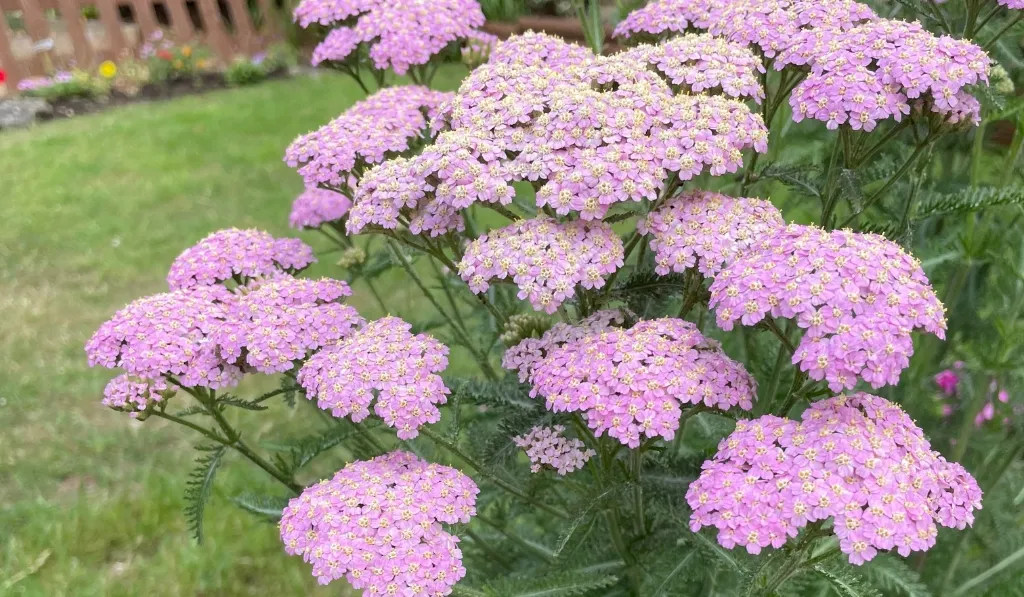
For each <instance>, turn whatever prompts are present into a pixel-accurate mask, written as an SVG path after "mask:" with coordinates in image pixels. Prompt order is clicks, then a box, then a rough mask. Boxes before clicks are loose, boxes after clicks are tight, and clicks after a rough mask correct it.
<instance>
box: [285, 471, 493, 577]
mask: <svg viewBox="0 0 1024 597" xmlns="http://www.w3.org/2000/svg"><path fill="white" fill-rule="evenodd" d="M479 492H480V490H479V489H478V488H477V486H476V484H475V483H473V480H472V479H470V478H469V477H467V476H466V475H464V474H463V473H461V472H459V471H458V470H456V469H454V468H451V467H448V466H443V465H440V464H433V463H428V462H426V461H424V460H421V459H420V458H419V457H417V456H415V455H414V454H410V453H408V452H391V453H389V454H384V455H383V456H378V457H376V458H374V459H372V460H357V461H355V462H352V463H350V464H348V465H346V466H345V468H343V469H341V470H340V471H338V473H337V474H335V475H334V478H333V479H330V480H325V481H320V482H319V483H317V484H316V485H312V486H310V487H307V488H306V489H305V490H303V492H302V495H300V496H299V497H296V498H293V499H292V500H291V501H290V502H289V503H288V507H286V508H285V509H284V512H283V513H282V516H281V522H280V524H279V527H280V531H281V541H282V542H283V543H284V549H285V552H287V553H288V554H289V555H300V556H302V559H303V560H305V561H306V562H308V563H310V564H312V566H313V576H315V577H316V578H317V580H318V581H319V582H320V584H328V583H330V582H332V581H335V580H338V579H341V578H344V579H345V580H347V581H348V583H349V584H350V585H351V586H352V588H354V589H356V590H357V591H362V594H363V595H366V596H371V595H410V596H411V595H438V596H443V595H448V594H450V593H451V592H452V587H454V586H455V584H456V583H457V582H458V581H459V580H460V579H462V577H463V576H465V575H466V569H465V568H464V567H463V566H462V552H461V551H460V550H459V547H458V543H459V539H458V537H455V536H454V535H451V534H449V533H448V532H446V531H445V529H444V526H442V525H445V524H449V525H451V524H457V523H468V522H469V520H470V518H471V517H472V516H474V515H476V497H477V494H478V493H479Z"/></svg>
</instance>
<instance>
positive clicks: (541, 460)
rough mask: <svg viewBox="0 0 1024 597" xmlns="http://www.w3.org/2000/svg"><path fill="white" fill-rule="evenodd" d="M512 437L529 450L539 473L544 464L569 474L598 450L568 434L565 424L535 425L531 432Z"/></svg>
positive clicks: (528, 455)
mask: <svg viewBox="0 0 1024 597" xmlns="http://www.w3.org/2000/svg"><path fill="white" fill-rule="evenodd" d="M512 441H513V442H514V443H515V444H516V445H517V446H519V447H520V448H522V449H523V451H524V452H526V456H527V457H528V458H529V459H530V470H531V471H533V472H535V473H539V472H540V471H541V469H542V468H544V467H548V468H550V469H554V470H555V471H557V472H558V474H559V475H566V474H568V473H571V472H573V471H575V470H579V469H581V468H583V465H585V464H586V463H587V461H588V460H590V459H591V458H592V457H593V456H596V455H597V452H595V451H593V450H590V449H587V447H586V445H585V444H584V443H583V442H582V441H580V440H579V439H577V438H568V437H565V427H564V426H562V425H555V426H554V427H534V428H533V429H531V430H530V432H529V433H526V434H524V435H520V436H516V437H514V438H512Z"/></svg>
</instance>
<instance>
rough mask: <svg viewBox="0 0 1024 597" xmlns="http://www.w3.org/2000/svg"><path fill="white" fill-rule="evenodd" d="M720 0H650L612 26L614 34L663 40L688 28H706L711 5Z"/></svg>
mask: <svg viewBox="0 0 1024 597" xmlns="http://www.w3.org/2000/svg"><path fill="white" fill-rule="evenodd" d="M720 2H721V0H654V1H653V2H648V3H647V4H646V5H645V6H644V7H642V8H638V9H637V10H634V11H632V12H630V13H629V14H628V15H626V18H624V19H622V20H621V21H619V24H618V25H616V26H615V32H614V35H615V37H621V38H624V39H629V40H640V41H647V40H663V39H668V38H671V37H673V36H675V35H681V34H684V33H686V32H687V31H688V30H689V29H690V28H694V29H707V28H708V27H710V25H711V23H710V22H709V21H708V18H709V17H710V15H711V8H712V6H715V5H716V4H719V3H720Z"/></svg>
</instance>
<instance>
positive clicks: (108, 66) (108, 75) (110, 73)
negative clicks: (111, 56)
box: [100, 60, 117, 79]
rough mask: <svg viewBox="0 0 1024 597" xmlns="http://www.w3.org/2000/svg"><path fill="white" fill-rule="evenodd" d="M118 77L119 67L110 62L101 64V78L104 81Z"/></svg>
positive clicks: (106, 61)
mask: <svg viewBox="0 0 1024 597" xmlns="http://www.w3.org/2000/svg"><path fill="white" fill-rule="evenodd" d="M115 75H117V65H116V64H114V63H113V62H111V61H109V60H105V61H104V62H103V63H102V64H100V76H101V77H103V78H104V79H113V78H114V76H115Z"/></svg>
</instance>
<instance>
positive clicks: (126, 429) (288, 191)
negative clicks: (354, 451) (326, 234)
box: [0, 73, 455, 597]
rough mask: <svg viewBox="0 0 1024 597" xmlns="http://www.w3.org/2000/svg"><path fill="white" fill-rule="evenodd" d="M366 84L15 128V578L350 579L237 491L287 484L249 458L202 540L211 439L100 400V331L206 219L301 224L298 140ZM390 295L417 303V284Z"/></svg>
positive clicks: (10, 152)
mask: <svg viewBox="0 0 1024 597" xmlns="http://www.w3.org/2000/svg"><path fill="white" fill-rule="evenodd" d="M444 74H447V75H453V73H444ZM449 78H450V79H451V80H452V81H454V79H455V77H454V75H453V76H450V77H449ZM359 97H361V93H360V92H359V91H358V89H356V88H355V87H354V86H351V85H350V84H349V83H348V82H347V80H346V79H344V78H341V77H334V76H321V77H302V78H297V79H292V80H287V81H278V82H273V83H267V84H264V85H260V86H258V87H254V88H248V89H240V90H232V91H226V92H218V93H214V94H210V95H205V96H200V97H192V98H187V99H181V100H177V101H174V102H171V103H157V104H149V105H136V106H132V107H127V108H121V109H118V110H114V111H110V112H107V113H104V114H101V115H96V116H90V117H84V118H81V119H78V120H72V121H63V122H56V123H50V124H46V125H44V126H40V127H37V128H35V129H32V130H27V131H19V132H16V133H5V134H3V135H0V429H2V431H0V594H2V595H8V594H10V595H40V596H43V595H45V596H47V597H57V596H60V595H75V596H76V597H87V596H92V595H97V596H99V595H103V596H117V595H183V596H185V595H188V596H192V595H218V596H231V595H328V594H330V595H337V594H338V593H339V588H338V587H334V588H331V589H327V588H322V587H321V588H318V587H317V586H316V582H315V580H314V579H313V578H312V577H311V576H310V574H309V569H308V566H307V565H306V564H304V563H303V562H302V561H301V560H300V559H298V558H292V557H287V556H285V554H284V552H283V551H282V549H281V546H280V544H279V541H278V539H277V531H276V528H275V527H274V526H272V525H269V524H262V523H260V522H258V521H256V520H254V519H253V518H252V517H250V516H249V515H248V514H246V513H243V512H241V511H239V510H238V509H236V508H234V507H233V506H232V505H231V504H230V502H229V500H228V498H229V497H230V496H232V495H235V494H236V493H238V492H240V491H242V490H243V489H246V488H251V487H252V486H253V485H254V484H255V485H256V486H259V485H260V484H261V483H266V484H267V486H268V487H272V486H271V485H269V482H268V481H266V479H265V478H264V476H263V473H262V472H261V471H258V470H256V469H254V468H251V467H249V466H247V463H245V462H243V461H241V460H239V459H237V458H234V457H233V458H231V459H230V460H229V461H228V462H227V466H225V467H224V468H222V475H223V478H222V482H221V483H220V484H219V485H218V486H217V489H216V490H215V494H214V498H213V500H212V502H211V505H210V507H209V508H208V510H207V517H206V535H207V540H206V542H205V543H204V544H203V545H201V546H198V545H196V544H195V542H194V541H192V539H190V538H189V536H188V533H187V530H186V528H185V521H184V518H183V516H182V514H181V507H182V497H181V496H182V491H183V486H184V476H185V473H186V472H187V471H188V470H189V466H190V463H191V461H192V459H193V457H194V452H193V451H192V450H191V448H190V446H191V445H192V443H193V442H194V441H195V438H194V437H192V436H189V435H188V434H186V432H185V431H184V430H183V429H181V428H177V427H172V426H168V425H166V424H164V423H163V422H162V421H159V420H153V421H147V422H145V423H138V422H136V421H133V420H131V419H129V418H128V417H127V416H126V415H124V414H121V413H116V412H113V411H109V410H107V409H105V408H104V407H102V406H101V405H100V403H99V400H100V396H101V392H102V388H103V385H104V384H105V383H106V381H107V380H108V379H109V378H110V377H111V376H112V373H111V372H109V371H106V370H102V369H89V368H87V367H86V363H85V355H84V352H83V348H82V347H83V344H84V342H85V341H86V339H87V338H88V337H89V335H90V334H91V333H92V332H93V331H94V330H95V329H96V327H97V326H99V325H100V323H102V322H103V321H104V320H105V319H107V318H108V317H109V316H110V315H111V314H112V313H113V312H114V311H115V310H117V309H118V308H120V307H121V306H123V305H124V304H125V303H127V302H129V301H131V300H132V299H134V298H136V297H138V296H141V295H144V294H149V293H154V292H160V291H162V290H165V289H166V285H165V282H164V276H165V275H166V271H167V267H168V265H169V264H170V262H171V261H172V260H173V259H174V257H175V256H176V255H177V254H178V253H179V252H180V251H181V250H183V249H184V248H185V247H187V246H189V245H190V244H192V243H194V242H195V241H197V240H199V239H200V238H202V237H203V236H205V235H206V234H208V233H210V232H212V231H214V230H217V229H220V228H224V227H230V226H238V227H260V228H264V229H267V230H269V231H270V232H272V233H275V234H289V230H288V228H287V217H288V212H289V207H290V203H291V200H292V199H293V197H294V196H295V195H296V194H297V193H298V192H299V191H300V190H301V187H302V184H301V180H300V179H299V177H298V176H297V175H296V174H295V173H294V172H292V171H291V170H290V169H289V168H288V167H287V166H286V165H285V164H284V163H283V162H282V161H281V156H282V154H283V151H284V148H285V147H286V146H287V144H288V143H289V142H290V141H291V139H293V138H294V137H295V136H296V135H298V134H300V133H304V132H306V131H308V130H311V129H312V128H315V127H317V126H319V125H320V124H323V123H325V122H326V121H328V120H329V119H331V118H333V117H334V116H336V115H337V114H339V113H340V112H341V111H342V110H343V109H344V108H346V107H347V106H348V105H350V104H351V103H352V102H354V101H355V100H357V99H359ZM301 236H303V237H304V238H306V239H307V240H308V241H309V242H310V243H311V244H313V245H314V247H315V248H318V249H322V248H324V244H323V243H322V242H320V239H319V237H317V236H315V235H312V234H303V235H301ZM332 267H333V266H332V265H331V264H330V263H329V262H328V263H323V264H320V265H318V266H317V268H318V269H319V271H321V272H325V273H330V272H331V270H332ZM403 293H406V294H408V296H409V299H408V300H401V298H402V294H403ZM357 294H358V293H357ZM390 295H391V296H392V298H395V297H396V295H397V298H399V299H400V300H399V302H398V303H392V304H399V305H403V304H404V305H407V308H408V306H410V302H409V301H410V300H411V299H412V296H413V295H412V291H411V290H410V289H406V288H404V287H402V286H401V285H398V286H393V287H392V288H391V289H390ZM353 302H354V303H355V304H356V306H357V308H359V309H360V310H362V311H363V312H364V314H366V315H369V316H377V315H379V313H374V310H373V307H372V306H371V305H370V303H369V302H366V301H359V300H358V299H357V300H355V301H353ZM277 408H279V409H280V412H277V413H273V414H275V415H277V416H276V417H273V416H272V417H264V418H263V420H268V419H277V420H280V421H283V423H281V424H278V425H277V426H276V428H274V429H270V428H269V427H268V426H263V427H258V428H249V429H247V437H248V438H249V439H250V440H252V441H259V438H260V437H265V436H267V435H269V434H270V432H272V431H273V432H275V433H276V434H278V435H279V434H280V433H281V432H282V429H283V430H284V431H283V432H287V429H288V424H289V421H290V420H291V422H292V424H293V426H299V425H301V422H300V421H298V420H297V419H301V418H302V416H303V415H304V414H308V413H307V412H306V411H302V410H297V411H289V410H287V409H286V408H285V407H283V406H281V407H277Z"/></svg>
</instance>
